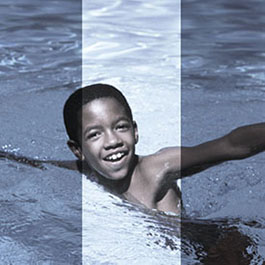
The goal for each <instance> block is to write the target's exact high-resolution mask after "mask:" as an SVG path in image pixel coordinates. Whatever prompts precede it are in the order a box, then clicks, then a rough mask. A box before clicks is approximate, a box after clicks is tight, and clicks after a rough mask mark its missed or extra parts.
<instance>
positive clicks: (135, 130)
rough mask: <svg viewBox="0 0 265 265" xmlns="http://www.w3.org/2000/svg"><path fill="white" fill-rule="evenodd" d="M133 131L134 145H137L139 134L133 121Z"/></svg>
mask: <svg viewBox="0 0 265 265" xmlns="http://www.w3.org/2000/svg"><path fill="white" fill-rule="evenodd" d="M133 129H134V141H135V144H137V143H138V140H139V134H138V127H137V123H136V122H135V121H133Z"/></svg>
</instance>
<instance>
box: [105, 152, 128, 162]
mask: <svg viewBox="0 0 265 265" xmlns="http://www.w3.org/2000/svg"><path fill="white" fill-rule="evenodd" d="M126 154H127V153H126V152H117V153H115V154H111V155H108V156H106V157H105V158H104V160H105V161H108V162H118V161H120V160H121V159H122V158H123V157H124V156H126Z"/></svg>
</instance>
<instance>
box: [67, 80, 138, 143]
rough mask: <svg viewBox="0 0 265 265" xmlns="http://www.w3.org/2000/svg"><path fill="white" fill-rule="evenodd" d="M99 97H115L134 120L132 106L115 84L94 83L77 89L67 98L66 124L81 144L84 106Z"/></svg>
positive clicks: (69, 132) (70, 132)
mask: <svg viewBox="0 0 265 265" xmlns="http://www.w3.org/2000/svg"><path fill="white" fill-rule="evenodd" d="M99 98H115V99H116V100H117V101H118V102H119V103H120V104H121V105H122V106H123V107H124V110H125V113H126V114H127V115H128V118H129V119H130V120H131V121H133V116H132V111H131V108H130V106H129V104H128V102H127V100H126V98H125V97H124V95H123V94H122V93H121V92H120V91H119V90H118V89H117V88H115V87H114V86H111V85H106V84H93V85H90V86H86V87H83V88H79V89H77V90H76V91H75V92H74V93H73V94H71V95H70V97H69V98H68V99H67V100H66V102H65V105H64V110H63V115H64V124H65V128H66V131H67V134H68V136H69V139H70V140H73V141H75V142H77V143H79V144H80V141H79V128H80V120H81V119H80V116H81V113H82V112H81V109H82V107H83V106H84V105H85V104H87V103H89V102H91V101H93V100H95V99H99Z"/></svg>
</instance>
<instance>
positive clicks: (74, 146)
mask: <svg viewBox="0 0 265 265" xmlns="http://www.w3.org/2000/svg"><path fill="white" fill-rule="evenodd" d="M67 145H68V147H69V148H70V150H71V151H72V152H73V154H74V155H75V156H76V157H77V158H78V159H79V160H81V161H83V160H85V156H84V155H83V153H82V149H81V147H80V146H79V144H78V143H77V142H75V141H73V140H69V141H68V142H67Z"/></svg>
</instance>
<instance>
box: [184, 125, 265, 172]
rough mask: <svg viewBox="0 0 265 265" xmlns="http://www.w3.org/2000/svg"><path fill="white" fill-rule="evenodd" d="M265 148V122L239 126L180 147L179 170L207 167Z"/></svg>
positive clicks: (250, 154) (247, 155)
mask: <svg viewBox="0 0 265 265" xmlns="http://www.w3.org/2000/svg"><path fill="white" fill-rule="evenodd" d="M264 150H265V123H259V124H253V125H248V126H243V127H239V128H237V129H235V130H233V131H232V132H230V133H229V134H227V135H225V136H223V137H221V138H218V139H216V140H213V141H209V142H206V143H203V144H200V145H197V146H194V147H183V148H182V149H181V170H186V169H189V168H192V167H196V166H204V165H205V166H206V167H207V168H208V167H209V165H210V164H213V165H214V164H218V163H222V162H224V161H227V160H237V159H243V158H247V157H250V156H252V155H255V154H257V153H259V152H262V151H264Z"/></svg>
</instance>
